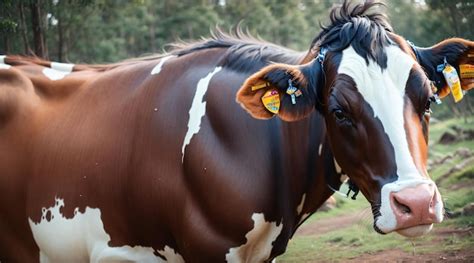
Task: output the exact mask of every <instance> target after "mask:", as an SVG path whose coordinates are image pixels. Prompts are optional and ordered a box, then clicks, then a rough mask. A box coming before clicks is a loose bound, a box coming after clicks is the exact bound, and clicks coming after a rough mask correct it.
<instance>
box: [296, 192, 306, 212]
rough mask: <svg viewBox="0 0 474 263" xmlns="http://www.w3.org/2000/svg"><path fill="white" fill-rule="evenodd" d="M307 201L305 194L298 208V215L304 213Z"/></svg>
mask: <svg viewBox="0 0 474 263" xmlns="http://www.w3.org/2000/svg"><path fill="white" fill-rule="evenodd" d="M305 199H306V194H303V197H302V198H301V202H300V204H299V205H298V207H296V214H297V215H299V214H301V211H303V207H304V200H305Z"/></svg>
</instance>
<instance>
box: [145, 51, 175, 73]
mask: <svg viewBox="0 0 474 263" xmlns="http://www.w3.org/2000/svg"><path fill="white" fill-rule="evenodd" d="M175 57H176V56H174V55H171V56H166V57H163V58H161V60H160V62H159V63H158V65H156V66H155V67H154V68H153V69H152V70H151V75H156V74H158V73H160V71H161V69H162V68H163V65H164V64H165V62H166V61H167V60H169V59H171V58H175Z"/></svg>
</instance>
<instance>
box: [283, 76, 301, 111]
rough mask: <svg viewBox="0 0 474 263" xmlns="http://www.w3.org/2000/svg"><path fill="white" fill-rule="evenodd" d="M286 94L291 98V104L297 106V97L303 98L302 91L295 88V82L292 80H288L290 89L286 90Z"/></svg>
mask: <svg viewBox="0 0 474 263" xmlns="http://www.w3.org/2000/svg"><path fill="white" fill-rule="evenodd" d="M297 93H298V95H297ZM286 94H288V95H290V96H291V104H293V105H295V104H296V97H299V96H301V91H300V90H299V89H298V88H296V87H295V86H293V82H292V81H291V79H288V88H287V89H286Z"/></svg>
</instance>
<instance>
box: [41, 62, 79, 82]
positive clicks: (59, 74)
mask: <svg viewBox="0 0 474 263" xmlns="http://www.w3.org/2000/svg"><path fill="white" fill-rule="evenodd" d="M73 68H74V64H67V63H58V62H51V68H45V69H43V74H44V75H45V76H46V77H48V78H49V79H50V80H60V79H62V78H64V77H66V76H67V75H69V74H70V73H71V72H72V70H73Z"/></svg>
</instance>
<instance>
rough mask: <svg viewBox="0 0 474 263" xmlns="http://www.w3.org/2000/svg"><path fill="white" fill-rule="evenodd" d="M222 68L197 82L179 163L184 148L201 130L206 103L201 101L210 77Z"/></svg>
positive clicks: (217, 68)
mask: <svg viewBox="0 0 474 263" xmlns="http://www.w3.org/2000/svg"><path fill="white" fill-rule="evenodd" d="M221 69H222V67H216V68H215V69H214V71H212V72H210V73H209V74H208V75H207V76H206V77H204V78H202V79H200V80H199V82H198V84H197V88H196V93H195V94H194V98H193V102H192V104H191V108H190V109H189V121H188V131H187V132H186V136H185V137H184V141H183V146H182V148H181V153H182V157H181V162H184V150H185V148H186V146H187V145H188V144H189V143H190V142H191V139H192V137H193V135H194V134H197V133H198V132H199V130H200V129H201V118H202V117H203V116H204V115H205V114H206V102H205V101H203V99H204V95H205V94H206V91H207V88H208V87H209V82H210V81H211V79H212V77H213V76H214V75H215V74H217V73H218V72H219V71H221Z"/></svg>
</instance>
